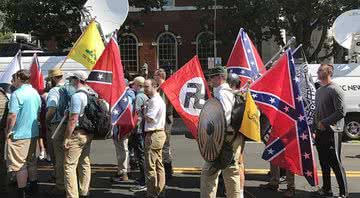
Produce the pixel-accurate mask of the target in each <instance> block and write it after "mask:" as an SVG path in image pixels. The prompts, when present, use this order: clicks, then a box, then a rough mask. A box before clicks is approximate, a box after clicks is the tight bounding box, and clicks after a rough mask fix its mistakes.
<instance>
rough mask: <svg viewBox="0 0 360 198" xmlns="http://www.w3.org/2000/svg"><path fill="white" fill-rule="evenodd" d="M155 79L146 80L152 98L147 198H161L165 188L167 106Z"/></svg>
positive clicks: (147, 117) (148, 118)
mask: <svg viewBox="0 0 360 198" xmlns="http://www.w3.org/2000/svg"><path fill="white" fill-rule="evenodd" d="M157 89H158V86H157V83H156V81H155V80H154V79H148V80H145V83H144V91H145V94H146V95H147V96H148V97H149V98H150V99H149V100H148V101H147V102H146V105H145V112H144V117H145V127H144V131H145V167H146V182H147V197H149V198H155V197H159V195H160V193H163V190H164V186H165V172H164V165H163V160H162V149H163V146H164V143H165V140H166V134H165V115H166V105H165V102H164V100H163V99H162V98H161V96H160V95H159V93H158V92H157Z"/></svg>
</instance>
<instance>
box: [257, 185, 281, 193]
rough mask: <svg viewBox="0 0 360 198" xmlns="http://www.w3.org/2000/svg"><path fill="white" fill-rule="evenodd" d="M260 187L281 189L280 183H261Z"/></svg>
mask: <svg viewBox="0 0 360 198" xmlns="http://www.w3.org/2000/svg"><path fill="white" fill-rule="evenodd" d="M259 187H260V188H262V189H267V190H273V191H277V192H278V191H279V184H272V183H267V184H260V185H259Z"/></svg>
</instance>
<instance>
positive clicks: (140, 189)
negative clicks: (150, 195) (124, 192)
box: [130, 185, 147, 192]
mask: <svg viewBox="0 0 360 198" xmlns="http://www.w3.org/2000/svg"><path fill="white" fill-rule="evenodd" d="M130 191H131V192H143V191H147V187H146V186H142V185H136V186H134V187H132V188H130Z"/></svg>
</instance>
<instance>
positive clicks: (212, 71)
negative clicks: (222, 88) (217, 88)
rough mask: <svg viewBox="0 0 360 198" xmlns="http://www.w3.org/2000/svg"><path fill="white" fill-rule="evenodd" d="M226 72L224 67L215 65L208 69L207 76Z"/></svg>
mask: <svg viewBox="0 0 360 198" xmlns="http://www.w3.org/2000/svg"><path fill="white" fill-rule="evenodd" d="M226 73H227V70H226V67H224V66H216V67H214V68H212V69H210V71H209V76H210V77H212V76H215V75H220V74H226Z"/></svg>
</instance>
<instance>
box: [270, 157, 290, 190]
mask: <svg viewBox="0 0 360 198" xmlns="http://www.w3.org/2000/svg"><path fill="white" fill-rule="evenodd" d="M270 172H271V179H270V184H272V185H279V183H280V167H279V166H276V165H273V164H272V163H270ZM286 182H287V188H288V189H295V177H294V174H293V173H291V172H290V171H288V170H287V171H286Z"/></svg>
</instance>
